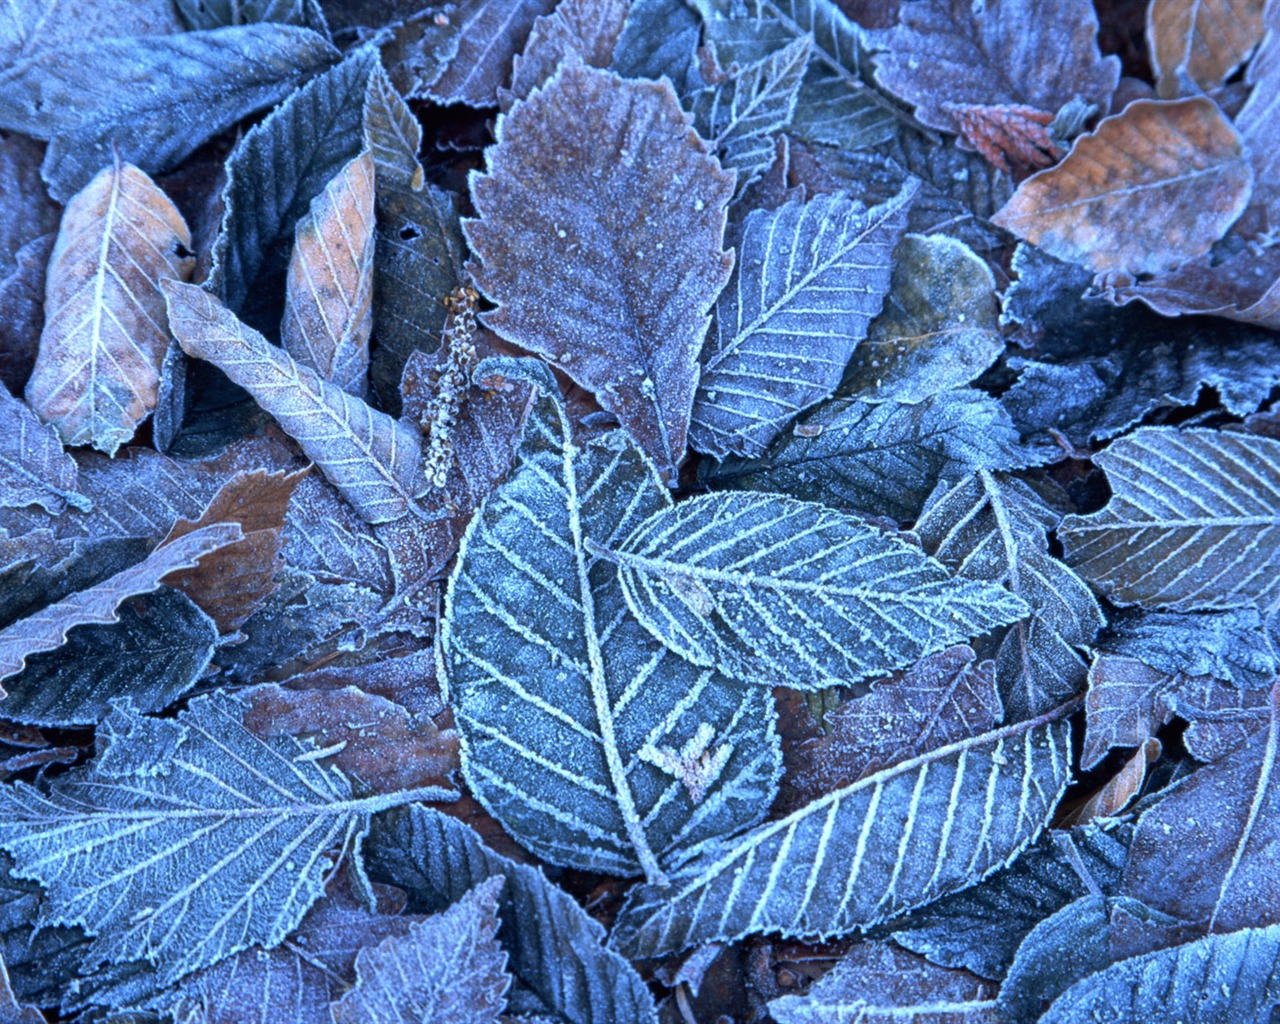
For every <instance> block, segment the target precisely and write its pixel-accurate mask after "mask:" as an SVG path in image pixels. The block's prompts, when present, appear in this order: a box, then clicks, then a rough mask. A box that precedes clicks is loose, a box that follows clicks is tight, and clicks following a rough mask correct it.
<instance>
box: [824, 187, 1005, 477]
mask: <svg viewBox="0 0 1280 1024" xmlns="http://www.w3.org/2000/svg"><path fill="white" fill-rule="evenodd" d="M917 194H918V193H917ZM999 315H1000V303H999V299H998V298H997V297H996V282H995V277H994V276H993V275H992V273H991V270H990V268H989V267H988V266H987V264H986V262H985V261H984V260H983V259H982V258H981V257H980V256H978V254H977V253H975V252H974V251H973V250H972V249H970V248H969V247H968V246H967V245H965V244H964V243H963V242H961V241H960V240H959V239H956V238H952V237H950V236H949V235H943V234H937V235H906V236H904V237H903V239H902V241H900V242H899V243H898V246H897V248H896V249H894V252H893V275H892V278H891V280H890V284H889V294H888V295H886V296H885V300H884V308H883V309H882V310H881V311H880V315H879V316H877V317H876V318H875V319H874V320H872V321H871V326H870V327H868V328H867V337H866V338H865V339H864V340H863V341H862V342H861V343H860V344H859V345H858V347H857V348H856V349H855V350H854V353H853V358H852V359H851V360H850V361H849V363H848V365H847V366H846V368H845V371H844V378H843V379H842V380H841V381H840V391H839V393H840V394H842V395H852V396H855V397H859V398H867V399H871V400H874V401H883V400H885V399H894V400H895V401H899V402H922V401H928V400H929V398H930V397H932V396H933V395H936V394H938V393H939V392H943V391H948V390H950V389H951V388H958V387H962V386H963V385H965V384H968V383H970V382H971V381H973V380H975V379H976V378H977V377H979V376H980V375H981V374H982V372H983V371H984V370H985V369H987V367H989V366H990V365H991V364H992V363H994V362H995V361H996V359H997V358H999V356H1000V354H1001V353H1002V352H1003V351H1004V338H1003V337H1002V336H1001V334H1000V329H999ZM984 465H985V466H986V467H987V468H992V467H991V464H990V463H984Z"/></svg>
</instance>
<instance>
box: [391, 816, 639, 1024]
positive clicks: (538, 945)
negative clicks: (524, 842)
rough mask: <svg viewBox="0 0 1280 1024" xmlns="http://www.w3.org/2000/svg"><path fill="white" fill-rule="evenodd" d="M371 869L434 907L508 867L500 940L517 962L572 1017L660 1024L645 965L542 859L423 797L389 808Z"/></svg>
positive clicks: (540, 994)
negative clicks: (488, 839)
mask: <svg viewBox="0 0 1280 1024" xmlns="http://www.w3.org/2000/svg"><path fill="white" fill-rule="evenodd" d="M367 858H368V865H369V872H370V874H371V875H372V877H374V878H375V879H388V880H389V879H392V878H394V879H395V880H396V884H397V885H399V886H401V887H403V888H405V889H407V890H408V891H409V894H410V897H411V903H410V909H411V910H414V911H418V912H425V913H433V912H437V911H440V910H443V909H444V908H445V907H447V906H448V905H449V904H451V903H453V902H455V901H457V900H458V899H461V898H462V896H463V895H464V894H465V893H466V892H467V891H468V890H470V889H472V888H474V887H475V886H477V885H480V884H481V883H483V882H484V881H486V880H487V879H490V878H493V877H495V876H497V875H505V876H506V879H507V884H506V886H505V887H504V888H503V890H502V897H501V900H500V902H499V907H498V913H499V916H500V917H501V919H502V924H501V927H500V928H499V930H498V941H499V942H500V943H501V944H502V948H503V949H505V950H506V951H507V954H508V955H509V957H510V959H509V961H508V964H507V969H508V970H509V971H510V972H511V973H512V974H513V975H514V976H515V978H516V980H517V981H518V982H520V983H521V985H522V986H523V987H525V988H527V989H528V990H530V991H531V993H532V994H533V995H534V996H535V997H536V1001H538V1002H540V1004H541V1005H540V1006H539V1007H538V1010H539V1011H540V1012H542V1013H544V1014H552V1015H557V1016H559V1017H561V1018H563V1019H565V1020H568V1021H570V1022H571V1024H596V1022H597V1021H601V1020H611V1021H616V1022H617V1024H653V1022H655V1021H656V1020H657V1012H656V1010H655V1009H654V1005H653V997H652V996H651V995H650V994H649V990H648V989H647V988H646V987H645V984H644V982H643V981H642V980H641V979H640V976H639V975H638V974H637V973H636V971H635V969H634V968H633V967H632V966H631V965H630V964H629V963H627V961H626V960H624V959H623V958H622V957H621V956H619V955H618V954H617V953H615V952H613V951H612V950H610V949H606V948H605V947H604V939H605V933H604V929H603V928H602V927H601V926H600V924H599V923H598V922H597V921H595V920H593V919H592V918H591V917H590V916H588V915H587V913H586V912H585V911H584V910H583V909H582V908H581V907H580V906H578V904H577V903H576V902H575V901H574V899H573V898H572V897H571V896H569V895H568V894H567V893H566V892H564V891H563V890H561V889H559V888H557V887H556V886H555V885H553V884H552V883H551V882H549V881H547V878H546V876H545V875H544V874H543V873H542V872H541V871H540V870H539V869H538V868H535V867H530V866H529V865H527V864H517V863H516V862H515V861H513V860H510V859H508V858H506V857H503V856H501V855H500V854H497V853H495V852H494V851H493V850H491V849H490V848H489V847H487V846H485V845H484V844H483V843H481V841H480V837H479V836H478V835H477V834H476V833H475V832H473V831H472V830H471V829H469V828H468V827H467V826H466V825H464V824H462V823H461V822H459V821H455V820H454V819H452V818H448V817H446V816H445V815H443V814H441V813H440V812H439V811H436V810H433V809H431V808H428V807H423V806H421V805H413V806H410V807H406V808H402V809H400V810H397V811H394V812H392V813H390V814H387V815H382V816H380V817H379V818H378V819H377V821H375V823H374V827H373V831H372V834H371V835H370V837H369V842H368V844H367Z"/></svg>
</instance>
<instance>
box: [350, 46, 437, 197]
mask: <svg viewBox="0 0 1280 1024" xmlns="http://www.w3.org/2000/svg"><path fill="white" fill-rule="evenodd" d="M362 123H363V127H364V148H365V149H367V150H368V151H369V153H370V155H371V156H372V157H373V166H374V171H375V183H376V186H377V189H376V190H377V192H378V193H379V194H382V193H384V192H391V191H397V190H398V191H414V192H416V191H417V190H418V189H420V188H422V182H423V174H424V172H423V170H422V164H420V163H419V162H418V149H419V147H421V146H422V125H420V124H419V123H418V119H417V118H416V117H414V116H413V111H412V110H410V109H409V104H407V103H405V101H404V100H403V99H401V98H400V94H399V93H398V92H396V87H395V86H394V85H392V84H391V79H390V78H388V77H387V73H386V72H385V71H383V70H382V65H381V64H375V65H374V68H373V70H372V71H371V72H370V73H369V81H368V84H367V85H366V86H365V93H364V112H363V117H362Z"/></svg>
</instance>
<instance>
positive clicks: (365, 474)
mask: <svg viewBox="0 0 1280 1024" xmlns="http://www.w3.org/2000/svg"><path fill="white" fill-rule="evenodd" d="M167 294H168V297H169V308H170V317H171V324H172V327H173V332H174V335H175V336H176V337H177V339H178V342H179V344H181V345H182V348H183V351H185V352H186V353H187V355H189V356H194V357H195V358H197V359H207V360H209V361H210V362H212V363H213V364H214V365H216V366H217V367H218V368H219V369H220V370H222V371H223V372H224V373H226V374H227V376H229V377H230V378H231V379H232V380H233V381H235V382H236V383H237V384H239V385H240V386H241V387H243V388H245V389H247V390H248V391H249V392H250V394H252V395H253V396H254V398H255V399H256V400H257V401H258V403H259V404H260V405H261V406H262V407H263V408H264V409H265V410H266V411H267V412H269V413H271V414H272V415H273V416H274V417H276V419H277V420H279V421H280V425H281V426H282V427H283V428H284V429H285V431H286V432H287V433H288V434H289V435H290V436H291V437H292V438H293V439H294V440H295V441H297V442H298V443H299V444H300V445H301V446H302V450H303V451H305V452H306V453H307V455H308V456H309V457H310V458H311V459H312V460H313V461H314V462H315V463H316V465H318V466H319V467H320V469H321V470H322V471H323V472H324V474H325V476H326V477H328V479H329V481H330V482H331V483H332V484H333V485H334V486H335V487H337V488H338V490H339V491H341V492H342V495H343V497H344V498H346V499H347V500H348V501H349V502H351V504H352V505H353V506H354V507H355V509H356V511H357V512H359V513H360V515H361V516H363V517H364V518H365V519H366V520H367V521H369V522H371V523H383V522H388V521H391V520H394V519H398V518H400V517H401V516H404V515H407V514H409V512H410V510H411V509H412V508H414V507H416V505H415V501H414V499H415V496H416V495H417V494H419V493H421V492H422V491H423V490H424V489H425V487H426V479H425V477H424V476H423V474H422V447H421V443H420V441H419V439H418V438H417V437H415V436H414V433H413V431H412V430H410V428H409V427H407V426H405V425H404V424H403V423H401V422H399V421H398V420H394V419H392V418H391V417H390V416H388V415H386V413H381V412H378V411H377V410H376V409H373V408H371V407H370V406H368V405H366V404H365V403H364V402H362V401H361V400H360V399H358V398H356V397H355V396H354V395H349V394H347V393H346V392H345V391H343V390H342V389H341V388H339V387H338V386H337V385H335V384H330V383H329V382H328V381H326V380H323V379H322V378H321V377H320V376H319V375H318V374H317V373H316V372H315V371H314V370H312V369H310V368H309V367H307V366H304V365H302V364H301V363H299V362H297V361H296V360H294V359H292V358H291V357H290V356H289V355H288V354H287V353H286V352H284V351H283V350H282V349H279V348H277V347H276V346H274V345H272V344H271V343H270V342H268V341H267V339H266V338H264V337H263V336H262V335H261V334H259V333H258V332H257V331H255V330H253V329H252V328H250V327H246V326H245V325H244V324H243V323H241V322H240V321H239V320H237V319H236V317H235V314H233V313H232V312H230V310H228V309H227V308H226V307H225V306H223V305H222V304H221V303H220V302H219V301H218V300H217V299H215V298H214V297H213V296H212V295H210V294H209V293H208V292H206V291H205V290H204V289H202V288H198V287H196V286H195V285H179V284H173V285H171V286H169V290H168V292H167Z"/></svg>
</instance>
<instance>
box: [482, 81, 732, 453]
mask: <svg viewBox="0 0 1280 1024" xmlns="http://www.w3.org/2000/svg"><path fill="white" fill-rule="evenodd" d="M496 131H497V136H498V142H497V145H495V146H493V147H491V148H490V149H489V151H488V154H487V164H488V170H487V172H486V173H485V174H481V175H476V176H474V177H473V179H472V197H473V199H474V202H475V206H476V210H477V213H478V214H479V216H478V217H477V218H476V219H473V220H468V221H465V222H464V224H463V228H464V230H465V232H466V235H467V240H468V241H469V242H470V244H471V247H472V250H473V251H474V252H475V254H476V257H477V261H478V265H477V266H476V267H475V268H474V277H475V280H476V283H477V284H478V285H479V287H480V288H481V290H482V291H484V293H485V294H486V295H487V296H488V297H489V298H490V299H492V300H493V301H494V302H495V303H496V304H497V307H498V308H497V309H496V310H494V311H493V312H491V313H489V314H487V315H486V316H485V317H484V321H485V323H486V324H487V325H488V326H489V327H490V328H492V329H493V330H494V331H496V332H497V333H498V334H499V335H501V336H502V337H504V338H506V339H507V340H509V341H512V342H514V343H515V344H517V345H520V346H521V347H522V348H525V349H528V350H530V351H533V352H536V353H538V354H539V355H542V356H544V357H546V358H547V359H549V360H550V361H551V362H553V363H554V364H555V365H557V366H559V367H560V368H561V369H563V370H564V371H565V372H566V373H568V374H569V375H570V376H571V377H572V378H573V379H574V380H575V381H577V382H578V383H579V384H581V385H582V386H583V387H584V388H587V389H588V390H590V391H592V392H594V393H595V394H596V396H597V398H598V399H599V401H600V404H601V405H603V406H604V407H605V408H606V409H607V410H609V411H610V412H613V413H614V414H615V415H617V416H618V417H619V419H621V420H622V423H623V425H624V426H625V427H627V429H628V430H630V431H631V433H632V435H633V436H635V438H636V439H637V441H638V442H639V444H640V446H641V448H642V449H643V450H644V451H645V453H646V454H647V455H649V456H650V457H651V458H652V459H653V460H654V461H655V462H656V463H657V464H658V466H659V467H660V468H661V469H662V470H663V472H664V473H670V474H672V475H673V476H674V473H675V468H676V465H677V464H678V463H679V462H680V460H681V458H682V457H683V456H684V451H685V436H686V433H687V431H688V424H689V415H690V410H691V408H692V405H693V395H694V390H695V388H696V387H697V376H698V369H697V357H698V349H699V346H700V345H701V343H702V338H703V335H704V334H705V333H706V329H707V324H708V321H709V310H710V307H711V304H712V302H713V301H714V300H715V297H716V296H717V295H718V294H719V292H720V289H721V288H722V287H723V286H724V284H725V282H726V280H728V277H729V271H730V268H731V267H732V264H733V255H732V253H729V252H725V251H723V250H722V249H721V245H722V241H723V237H724V226H725V206H726V204H727V203H728V201H729V197H730V195H731V193H732V191H733V180H734V179H733V176H732V175H730V174H726V173H725V172H724V171H723V170H721V168H720V166H719V164H718V163H717V162H716V160H715V158H714V157H712V156H711V155H710V154H709V153H708V152H707V147H706V144H705V143H704V142H703V141H702V140H701V139H700V138H698V136H697V134H696V133H694V131H693V130H692V129H691V128H690V127H689V123H688V117H687V115H685V113H684V112H683V111H682V110H681V109H680V105H679V103H678V102H677V99H676V96H675V92H674V91H673V90H672V88H671V85H670V83H669V82H640V81H633V80H629V79H622V78H620V77H618V75H616V74H614V73H612V72H607V71H600V70H597V69H595V68H589V67H585V66H583V65H582V64H581V63H575V62H573V61H572V60H571V61H569V62H567V63H566V64H564V65H563V66H562V67H561V68H560V70H559V71H558V72H557V73H556V75H555V77H554V78H552V79H551V81H550V82H548V83H547V84H546V85H545V86H543V87H542V88H541V89H539V90H537V91H536V92H534V93H533V94H532V95H530V96H529V97H528V99H526V100H524V101H522V102H521V103H519V104H517V105H515V106H513V107H512V108H511V110H510V111H508V112H507V113H506V114H504V115H503V116H502V117H501V118H500V119H499V121H498V127H497V129H496ZM677 183H678V184H677Z"/></svg>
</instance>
